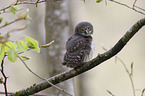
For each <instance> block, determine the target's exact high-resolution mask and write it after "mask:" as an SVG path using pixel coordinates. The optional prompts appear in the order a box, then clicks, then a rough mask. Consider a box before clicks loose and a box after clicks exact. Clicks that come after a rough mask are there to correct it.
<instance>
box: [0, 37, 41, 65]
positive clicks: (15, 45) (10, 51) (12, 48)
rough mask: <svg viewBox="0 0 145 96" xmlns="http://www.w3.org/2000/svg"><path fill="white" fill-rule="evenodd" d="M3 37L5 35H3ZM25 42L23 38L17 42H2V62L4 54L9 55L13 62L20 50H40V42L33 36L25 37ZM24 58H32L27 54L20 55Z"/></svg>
mask: <svg viewBox="0 0 145 96" xmlns="http://www.w3.org/2000/svg"><path fill="white" fill-rule="evenodd" d="M1 37H3V36H1ZM24 38H25V42H24V41H23V40H17V41H15V42H12V41H8V40H5V41H4V42H1V43H0V62H1V61H2V60H3V58H4V56H5V55H7V56H8V60H9V61H11V62H15V61H16V59H17V57H18V55H19V52H26V51H27V50H28V49H32V50H36V51H37V52H39V51H40V48H39V45H38V42H37V41H36V40H35V39H33V38H31V37H24ZM20 57H21V58H22V59H23V60H29V59H30V58H28V57H26V56H20Z"/></svg>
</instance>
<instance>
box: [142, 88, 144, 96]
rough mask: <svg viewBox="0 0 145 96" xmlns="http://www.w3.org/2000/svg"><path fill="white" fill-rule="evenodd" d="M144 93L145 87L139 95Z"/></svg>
mask: <svg viewBox="0 0 145 96" xmlns="http://www.w3.org/2000/svg"><path fill="white" fill-rule="evenodd" d="M144 93H145V88H144V89H143V90H142V92H141V96H143V94H144Z"/></svg>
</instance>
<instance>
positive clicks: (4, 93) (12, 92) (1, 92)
mask: <svg viewBox="0 0 145 96" xmlns="http://www.w3.org/2000/svg"><path fill="white" fill-rule="evenodd" d="M0 94H5V92H0ZM7 94H14V92H7Z"/></svg>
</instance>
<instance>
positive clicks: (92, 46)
mask: <svg viewBox="0 0 145 96" xmlns="http://www.w3.org/2000/svg"><path fill="white" fill-rule="evenodd" d="M94 51H95V45H94V42H93V41H92V42H91V50H90V52H89V54H88V55H86V56H85V59H84V62H88V61H90V60H91V59H92V57H93V53H94Z"/></svg>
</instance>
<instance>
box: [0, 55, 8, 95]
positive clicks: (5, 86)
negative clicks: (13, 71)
mask: <svg viewBox="0 0 145 96" xmlns="http://www.w3.org/2000/svg"><path fill="white" fill-rule="evenodd" d="M5 57H6V56H4V58H3V60H2V62H1V73H2V75H3V77H4V82H3V85H4V89H5V95H6V96H8V93H7V78H8V77H7V76H6V75H5V73H4V59H5Z"/></svg>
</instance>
